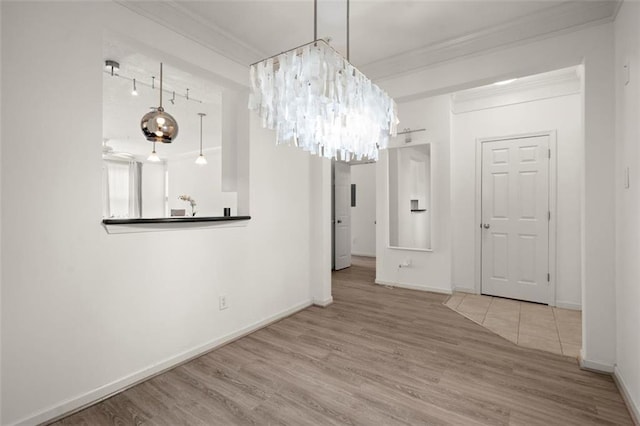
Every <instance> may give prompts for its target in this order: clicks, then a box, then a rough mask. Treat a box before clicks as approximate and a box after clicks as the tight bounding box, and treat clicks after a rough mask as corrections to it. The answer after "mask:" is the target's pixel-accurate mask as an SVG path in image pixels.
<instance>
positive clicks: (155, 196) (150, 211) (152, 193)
mask: <svg viewBox="0 0 640 426" xmlns="http://www.w3.org/2000/svg"><path fill="white" fill-rule="evenodd" d="M165 175H166V173H165V163H164V162H160V163H151V162H148V161H147V162H144V163H143V164H142V217H165V210H166V209H165V198H166V193H165Z"/></svg>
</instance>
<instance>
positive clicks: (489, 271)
mask: <svg viewBox="0 0 640 426" xmlns="http://www.w3.org/2000/svg"><path fill="white" fill-rule="evenodd" d="M549 217H550V216H549V136H548V135H544V136H536V137H525V138H518V139H508V140H499V141H487V142H483V143H482V223H481V224H480V226H481V227H482V231H481V233H482V294H488V295H493V296H501V297H509V298H512V299H519V300H527V301H530V302H539V303H549V302H550V300H548V299H549V292H548V288H549V287H548V286H549V275H548V274H549Z"/></svg>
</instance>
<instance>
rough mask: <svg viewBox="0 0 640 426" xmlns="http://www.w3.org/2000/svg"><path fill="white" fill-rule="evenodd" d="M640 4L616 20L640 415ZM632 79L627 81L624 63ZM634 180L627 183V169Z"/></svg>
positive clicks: (622, 319)
mask: <svg viewBox="0 0 640 426" xmlns="http://www.w3.org/2000/svg"><path fill="white" fill-rule="evenodd" d="M639 28H640V4H638V3H636V2H624V3H623V4H622V7H621V9H620V11H619V13H618V18H617V20H616V56H615V70H616V74H615V75H616V119H617V120H616V191H615V193H616V219H617V221H616V254H617V255H616V303H617V322H616V323H617V333H616V335H617V339H616V342H617V351H616V354H617V359H616V375H617V376H618V378H619V380H620V381H622V382H623V386H624V388H626V391H627V392H628V397H629V399H630V400H631V401H632V404H634V406H635V407H634V408H635V414H636V419H637V420H640V332H639V331H638V330H639V329H640V262H638V259H640V219H639V218H640V179H639V176H640V149H639V147H638V144H639V143H640V124H639V123H640V120H639V119H638V117H640V30H639ZM627 61H628V62H629V63H630V65H631V67H630V79H629V83H628V84H625V82H626V78H625V74H624V64H625V62H627ZM627 167H628V168H629V176H630V185H629V188H625V185H624V170H625V168H627Z"/></svg>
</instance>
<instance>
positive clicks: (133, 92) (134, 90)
mask: <svg viewBox="0 0 640 426" xmlns="http://www.w3.org/2000/svg"><path fill="white" fill-rule="evenodd" d="M131 94H132V95H133V96H138V88H137V87H136V79H135V78H134V79H133V90H132V91H131Z"/></svg>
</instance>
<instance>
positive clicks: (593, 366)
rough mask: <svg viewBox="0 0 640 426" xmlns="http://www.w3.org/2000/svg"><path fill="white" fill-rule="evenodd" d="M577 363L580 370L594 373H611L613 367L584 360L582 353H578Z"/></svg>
mask: <svg viewBox="0 0 640 426" xmlns="http://www.w3.org/2000/svg"><path fill="white" fill-rule="evenodd" d="M578 362H579V363H580V368H582V369H583V370H589V371H594V372H596V373H613V369H614V366H613V365H612V364H607V363H605V362H600V361H591V360H588V359H584V357H583V355H582V351H580V356H579V357H578Z"/></svg>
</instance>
